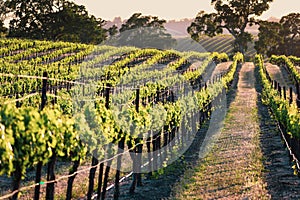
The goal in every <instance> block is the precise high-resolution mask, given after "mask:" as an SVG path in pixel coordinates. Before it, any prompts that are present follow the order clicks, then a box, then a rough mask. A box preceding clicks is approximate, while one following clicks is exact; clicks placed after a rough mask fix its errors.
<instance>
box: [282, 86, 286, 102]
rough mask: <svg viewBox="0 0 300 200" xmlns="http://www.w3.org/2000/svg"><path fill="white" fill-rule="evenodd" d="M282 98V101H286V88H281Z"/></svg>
mask: <svg viewBox="0 0 300 200" xmlns="http://www.w3.org/2000/svg"><path fill="white" fill-rule="evenodd" d="M283 98H284V100H286V88H285V86H283Z"/></svg>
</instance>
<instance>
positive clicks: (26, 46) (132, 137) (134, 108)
mask: <svg viewBox="0 0 300 200" xmlns="http://www.w3.org/2000/svg"><path fill="white" fill-rule="evenodd" d="M209 43H210V42H209V41H207V45H209ZM219 44H222V46H221V47H220V51H219V52H223V50H222V49H223V48H225V47H226V43H224V41H223V40H222V39H220V41H219ZM184 45H186V44H183V43H182V44H181V46H184ZM182 48H184V47H182ZM252 54H253V52H252ZM252 54H251V52H250V54H249V55H252ZM249 55H248V56H249ZM269 62H270V63H264V59H263V57H262V56H261V55H256V56H255V66H256V69H258V70H259V80H260V84H261V86H262V94H261V95H262V99H263V103H264V104H265V105H267V106H268V107H269V109H270V111H271V112H272V113H273V115H274V117H275V119H276V121H277V122H278V128H279V129H280V130H281V131H282V138H284V141H285V143H286V145H287V147H288V149H289V151H290V156H291V160H292V161H293V163H294V169H295V172H296V173H298V169H300V168H299V167H300V163H299V159H300V154H299V152H300V135H299V133H300V126H299V120H300V114H299V112H298V110H299V107H300V101H299V95H300V88H299V82H300V74H299V68H298V67H297V66H299V63H300V59H299V58H296V57H286V56H272V57H271V58H270V61H269ZM243 63H244V56H243V55H242V54H240V53H236V54H235V55H234V56H233V58H232V60H230V58H229V56H228V55H227V54H226V53H216V52H212V53H208V52H202V53H199V52H196V51H188V52H180V51H176V50H158V49H139V48H135V47H113V46H105V45H102V46H93V45H86V44H75V43H68V42H48V41H33V40H18V39H1V40H0V83H1V87H0V93H1V95H0V102H1V107H0V132H1V133H0V134H1V139H0V158H1V160H0V175H1V177H0V199H8V198H10V199H36V200H37V199H44V198H46V199H59V198H61V199H72V198H75V199H80V198H83V197H86V199H105V198H113V199H119V198H121V197H122V196H121V194H122V192H121V190H122V185H121V182H122V180H124V179H126V178H128V177H132V181H131V183H130V187H129V189H128V191H127V192H128V193H130V194H134V193H135V191H136V188H137V187H139V186H142V185H143V181H144V179H145V178H149V179H151V178H153V177H155V176H157V175H159V174H160V173H163V172H162V171H163V170H162V169H163V168H164V167H166V166H167V165H169V164H171V163H173V162H174V161H175V160H177V159H178V158H179V157H181V156H182V155H183V153H184V152H185V151H186V150H187V149H188V148H189V147H190V145H191V143H192V142H193V140H194V138H195V137H196V135H197V134H198V131H199V130H200V129H202V128H203V127H205V126H206V125H207V121H209V119H210V117H211V113H212V112H213V111H214V110H215V109H216V108H215V106H217V105H215V104H216V102H215V100H216V99H218V98H219V97H220V96H222V95H224V93H226V92H229V91H232V90H234V89H235V88H234V87H233V85H234V82H235V81H236V79H237V76H238V72H239V70H240V69H241V68H243V67H244V66H243V67H242V65H243ZM283 70H284V72H283ZM279 75H280V76H279ZM78 178H79V180H78ZM80 182H81V185H80V184H79V183H80ZM78 184H79V186H78Z"/></svg>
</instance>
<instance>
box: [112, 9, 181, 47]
mask: <svg viewBox="0 0 300 200" xmlns="http://www.w3.org/2000/svg"><path fill="white" fill-rule="evenodd" d="M164 23H166V21H165V20H162V19H158V17H153V16H143V15H142V14H141V13H135V14H133V15H132V16H131V17H130V18H129V19H128V20H127V21H126V23H124V24H122V26H121V28H120V34H119V35H117V36H116V38H114V39H112V41H114V43H116V45H120V46H136V47H139V48H161V49H166V48H170V47H171V46H172V45H173V44H174V43H175V41H176V40H175V39H173V38H172V36H171V35H170V34H169V33H167V32H166V29H165V27H164Z"/></svg>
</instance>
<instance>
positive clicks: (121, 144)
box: [114, 137, 125, 200]
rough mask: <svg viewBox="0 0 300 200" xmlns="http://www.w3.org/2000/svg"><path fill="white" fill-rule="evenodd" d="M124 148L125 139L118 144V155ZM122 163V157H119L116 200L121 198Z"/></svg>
mask: <svg viewBox="0 0 300 200" xmlns="http://www.w3.org/2000/svg"><path fill="white" fill-rule="evenodd" d="M124 147H125V138H124V137H123V138H122V139H121V140H120V141H119V143H118V151H117V154H118V155H119V154H121V153H122V152H123V151H124ZM121 161H122V155H119V156H118V158H117V172H116V179H115V191H114V200H117V199H119V196H120V170H121Z"/></svg>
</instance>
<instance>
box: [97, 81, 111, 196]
mask: <svg viewBox="0 0 300 200" xmlns="http://www.w3.org/2000/svg"><path fill="white" fill-rule="evenodd" d="M110 87H111V86H110V85H108V87H107V88H106V94H105V107H106V109H109V97H110ZM108 148H111V144H109V145H108ZM109 156H111V155H108V157H109ZM111 163H112V160H109V161H108V162H107V166H106V168H105V173H104V180H103V189H102V195H101V199H105V195H106V188H107V184H108V176H109V172H110V165H111ZM101 164H102V163H101ZM98 187H101V185H100V186H99V185H98ZM99 197H100V196H98V198H99Z"/></svg>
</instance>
